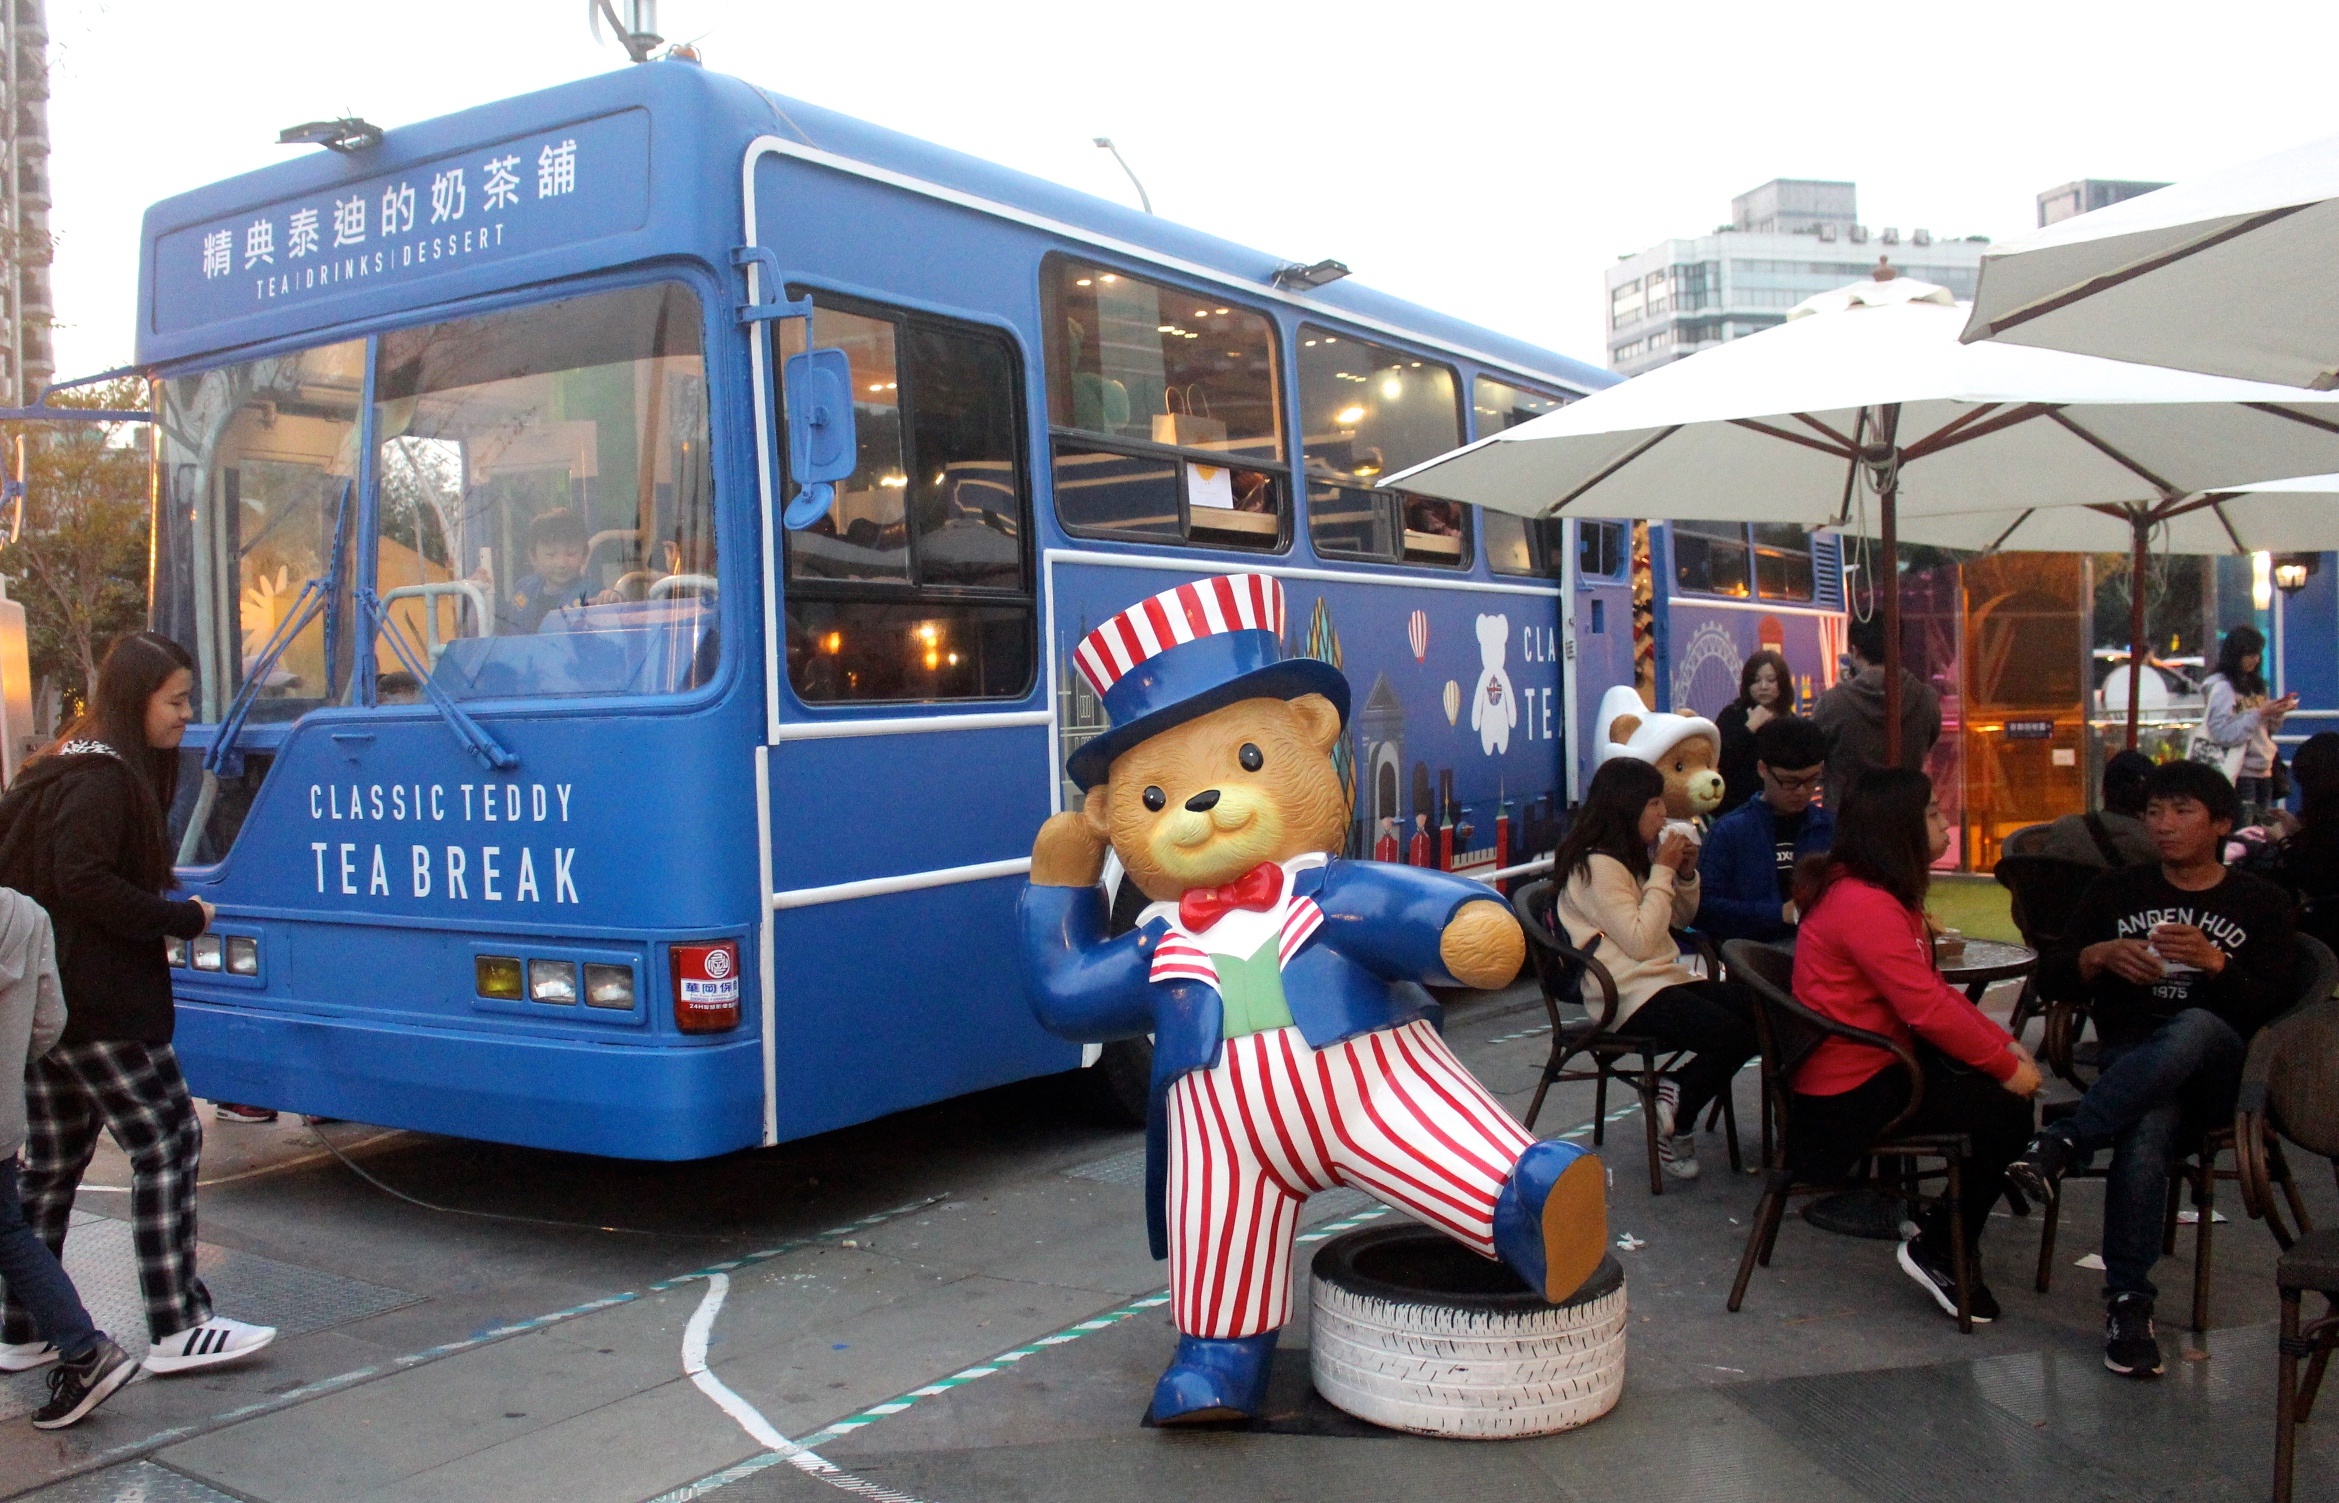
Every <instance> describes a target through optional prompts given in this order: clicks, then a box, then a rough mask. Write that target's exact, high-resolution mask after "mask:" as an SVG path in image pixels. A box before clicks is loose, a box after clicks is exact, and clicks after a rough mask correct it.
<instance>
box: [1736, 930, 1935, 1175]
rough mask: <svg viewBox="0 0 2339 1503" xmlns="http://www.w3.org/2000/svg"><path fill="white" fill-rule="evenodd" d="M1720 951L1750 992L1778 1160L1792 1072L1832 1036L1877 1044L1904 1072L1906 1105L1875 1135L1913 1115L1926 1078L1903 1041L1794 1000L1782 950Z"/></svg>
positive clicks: (1739, 943)
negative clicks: (1775, 1125)
mask: <svg viewBox="0 0 2339 1503" xmlns="http://www.w3.org/2000/svg"><path fill="white" fill-rule="evenodd" d="M1722 956H1723V959H1724V960H1725V961H1727V962H1728V964H1729V967H1730V978H1731V979H1732V980H1733V981H1738V982H1741V983H1743V984H1744V985H1745V986H1746V987H1747V988H1748V989H1749V990H1751V991H1752V992H1753V993H1754V1003H1755V1006H1754V1032H1755V1037H1756V1038H1757V1039H1759V1040H1760V1041H1761V1044H1762V1082H1763V1090H1764V1091H1765V1093H1767V1094H1768V1096H1769V1098H1770V1103H1771V1110H1772V1112H1773V1113H1775V1114H1776V1120H1777V1122H1778V1124H1779V1132H1778V1136H1777V1146H1776V1152H1778V1153H1779V1154H1780V1156H1781V1158H1780V1162H1781V1163H1784V1162H1785V1158H1784V1155H1785V1153H1786V1129H1787V1122H1788V1119H1789V1117H1790V1115H1791V1113H1792V1112H1793V1110H1794V1099H1795V1075H1796V1073H1797V1072H1798V1071H1800V1070H1801V1069H1802V1068H1803V1066H1804V1064H1805V1062H1807V1061H1808V1060H1809V1059H1810V1058H1811V1056H1812V1055H1813V1054H1814V1053H1815V1052H1817V1050H1818V1048H1819V1046H1820V1045H1821V1044H1823V1043H1825V1042H1827V1041H1828V1040H1829V1039H1831V1038H1835V1039H1846V1040H1849V1041H1851V1042H1853V1043H1856V1044H1862V1045H1865V1046H1867V1047H1868V1048H1872V1049H1881V1050H1883V1051H1884V1052H1885V1053H1887V1054H1890V1055H1891V1056H1893V1057H1894V1059H1896V1060H1898V1061H1899V1062H1900V1065H1901V1067H1902V1068H1903V1069H1904V1070H1906V1071H1907V1072H1908V1077H1909V1102H1908V1105H1907V1106H1905V1107H1903V1108H1902V1109H1901V1111H1900V1115H1898V1116H1896V1117H1894V1118H1893V1119H1892V1120H1891V1121H1890V1122H1887V1123H1885V1124H1884V1126H1883V1127H1882V1128H1880V1129H1878V1131H1877V1134H1876V1136H1877V1137H1879V1138H1885V1137H1889V1136H1891V1135H1892V1134H1893V1133H1894V1132H1896V1131H1897V1130H1899V1128H1900V1125H1901V1124H1902V1123H1904V1122H1906V1121H1907V1120H1908V1119H1909V1118H1910V1117H1912V1116H1914V1115H1915V1114H1916V1110H1917V1107H1918V1105H1919V1104H1920V1103H1921V1102H1922V1101H1923V1100H1924V1096H1925V1077H1924V1073H1923V1071H1921V1070H1920V1069H1919V1068H1918V1067H1917V1057H1916V1056H1915V1055H1914V1054H1912V1053H1911V1052H1910V1051H1909V1050H1908V1049H1907V1048H1906V1047H1905V1046H1903V1045H1902V1044H1900V1043H1899V1042H1897V1041H1896V1040H1893V1039H1889V1038H1886V1037H1885V1036H1884V1035H1882V1034H1880V1033H1870V1032H1869V1031H1868V1030H1867V1029H1865V1028H1855V1027H1853V1026H1852V1025H1851V1024H1849V1023H1839V1022H1837V1021H1836V1020H1835V1019H1833V1018H1830V1017H1826V1016H1824V1015H1822V1014H1820V1013H1816V1012H1813V1011H1812V1010H1811V1009H1810V1008H1808V1007H1805V1006H1804V1005H1803V1004H1802V1003H1800V1002H1798V1001H1796V1000H1795V995H1794V990H1793V988H1794V984H1795V957H1794V956H1792V955H1790V954H1788V953H1787V952H1786V951H1784V950H1780V949H1776V948H1774V947H1772V946H1770V945H1765V944H1757V943H1755V942H1754V941H1753V940H1748V939H1733V940H1729V941H1727V942H1726V943H1724V944H1723V946H1722Z"/></svg>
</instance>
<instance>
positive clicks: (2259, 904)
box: [2006, 762, 2296, 1378]
mask: <svg viewBox="0 0 2339 1503" xmlns="http://www.w3.org/2000/svg"><path fill="white" fill-rule="evenodd" d="M2240 816H2241V802H2240V799H2239V798H2238V797H2237V796H2236V795H2235V793H2234V789H2233V785H2232V784H2231V783H2228V782H2227V781H2226V780H2225V777H2224V775H2223V774H2221V773H2219V772H2218V771H2217V769H2215V768H2213V767H2207V766H2204V765H2202V764H2200V763H2196V762H2171V763H2168V764H2166V765H2164V766H2162V767H2159V768H2156V769H2154V771H2153V773H2152V776H2151V778H2150V779H2149V780H2148V781H2147V783H2146V784H2145V804H2144V822H2145V825H2146V826H2147V828H2149V829H2150V830H2151V832H2152V842H2153V846H2154V849H2155V850H2156V851H2157V852H2158V854H2159V857H2160V859H2159V860H2158V861H2157V862H2154V863H2152V864H2149V865H2143V866H2131V867H2124V868H2120V869H2118V870H2114V871H2109V872H2106V873H2105V874H2104V875H2102V876H2100V877H2098V878H2096V879H2095V881H2093V882H2092V883H2090V884H2089V885H2088V888H2087V891H2086V892H2085V893H2084V894H2082V895H2081V897H2080V900H2079V907H2078V910H2077V911H2076V912H2075V913H2074V914H2073V915H2072V917H2071V922H2070V926H2069V928H2068V929H2067V930H2066V931H2065V932H2066V935H2067V939H2066V943H2065V948H2063V949H2061V950H2059V951H2056V952H2055V953H2053V954H2050V955H2049V956H2047V957H2046V961H2045V966H2044V970H2043V975H2042V979H2043V981H2044V983H2045V985H2046V987H2047V989H2048V990H2049V991H2050V992H2053V993H2056V994H2059V995H2064V996H2084V997H2086V998H2087V999H2088V1000H2089V1002H2090V1004H2091V1007H2092V1013H2093V1016H2094V1019H2095V1029H2096V1036H2097V1037H2098V1038H2099V1039H2100V1040H2102V1045H2103V1053H2102V1065H2103V1069H2102V1073H2101V1074H2100V1075H2099V1076H2097V1078H2096V1081H2095V1084H2094V1085H2092V1086H2090V1087H2089V1088H2088V1091H2087V1094H2086V1096H2084V1097H2083V1098H2081V1100H2080V1102H2079V1109H2078V1110H2077V1111H2076V1112H2074V1113H2073V1114H2072V1115H2071V1116H2070V1117H2069V1118H2068V1119H2067V1120H2065V1121H2062V1122H2057V1123H2054V1124H2052V1125H2050V1126H2048V1127H2047V1128H2046V1129H2045V1130H2044V1131H2042V1132H2041V1133H2040V1134H2039V1135H2038V1136H2037V1137H2036V1138H2034V1139H2032V1140H2031V1143H2030V1146H2029V1147H2028V1148H2027V1149H2026V1150H2024V1152H2023V1155H2022V1157H2020V1158H2018V1159H2016V1160H2015V1161H2014V1162H2013V1163H2012V1164H2010V1165H2008V1166H2007V1171H2006V1173H2007V1177H2008V1178H2009V1179H2011V1180H2012V1181H2013V1182H2014V1183H2015V1184H2017V1185H2018V1186H2020V1187H2021V1188H2022V1189H2023V1190H2025V1191H2026V1192H2028V1193H2029V1194H2030V1195H2032V1196H2033V1197H2034V1198H2037V1199H2040V1200H2046V1199H2049V1198H2051V1197H2052V1196H2054V1194H2055V1193H2056V1191H2057V1188H2058V1186H2059V1184H2060V1181H2061V1180H2062V1177H2063V1175H2064V1173H2065V1171H2067V1170H2069V1169H2071V1168H2073V1167H2076V1166H2079V1165H2083V1164H2085V1163H2086V1162H2087V1160H2088V1159H2089V1158H2091V1157H2092V1156H2093V1155H2094V1154H2095V1153H2096V1151H2097V1150H2099V1149H2103V1148H2109V1149H2111V1150H2112V1167H2111V1173H2110V1177H2109V1178H2108V1179H2107V1180H2106V1181H2105V1191H2104V1218H2103V1220H2104V1226H2103V1260H2104V1268H2105V1273H2104V1298H2105V1300H2106V1301H2107V1305H2108V1308H2107V1312H2106V1321H2105V1335H2104V1366H2105V1367H2107V1368H2109V1369H2111V1370H2112V1371H2113V1372H2116V1373H2119V1374H2121V1375H2122V1376H2124V1377H2132V1378H2152V1377H2158V1376H2159V1375H2160V1371H2161V1359H2160V1343H2159V1341H2158V1339H2157V1338H2156V1336H2155V1334H2154V1332H2153V1327H2152V1299H2153V1295H2154V1293H2155V1292H2156V1291H2155V1290H2154V1288H2153V1285H2152V1279H2151V1277H2150V1275H2151V1272H2152V1265H2153V1264H2154V1263H2155V1262H2157V1261H2158V1260H2159V1258H2160V1239H2161V1225H2162V1216H2163V1214H2164V1207H2165V1204H2166V1202H2165V1200H2164V1196H2165V1195H2166V1193H2167V1185H2168V1171H2169V1165H2170V1163H2171V1162H2172V1161H2173V1160H2174V1159H2175V1158H2176V1156H2177V1151H2178V1147H2179V1145H2180V1143H2181V1142H2183V1141H2184V1140H2185V1139H2186V1138H2187V1137H2188V1136H2197V1135H2198V1134H2199V1133H2200V1132H2201V1131H2202V1129H2203V1128H2205V1127H2206V1126H2207V1125H2208V1124H2210V1123H2212V1122H2218V1121H2224V1120H2227V1119H2229V1118H2230V1117H2231V1116H2232V1115H2233V1105H2234V1097H2235V1095H2236V1094H2237V1093H2238V1091H2239V1090H2240V1087H2241V1069H2242V1056H2243V1053H2244V1051H2245V1049H2246V1047H2247V1045H2248V1043H2249V1039H2250V1035H2252V1034H2254V1033H2256V1032H2257V1031H2258V1029H2259V1028H2261V1027H2263V1026H2264V1025H2265V1024H2266V1022H2267V1021H2268V1020H2270V1019H2271V1018H2272V1017H2273V1016H2274V1015H2275V1014H2277V1013H2279V1012H2281V1011H2282V1010H2283V1008H2285V1007H2286V1006H2288V1005H2289V1003H2290V1002H2291V1000H2292V998H2293V995H2294V993H2295V990H2296V982H2295V979H2294V977H2293V975H2292V972H2293V970H2294V969H2295V952H2296V946H2295V943H2294V941H2293V940H2292V937H2291V927H2290V901H2289V899H2288V897H2287V896H2286V895H2285V894H2284V893H2283V891H2282V889H2280V888H2279V887H2276V886H2275V885H2274V884H2273V883H2271V882H2268V881H2266V880H2264V879H2263V878H2259V877H2253V876H2251V875H2250V874H2249V873H2247V872H2239V871H2229V870H2227V869H2226V867H2225V866H2224V865H2222V864H2221V863H2220V861H2219V859H2218V856H2219V851H2220V849H2221V847H2222V845H2223V842H2224V840H2225V837H2226V836H2227V835H2229V834H2231V833H2232V831H2233V827H2234V824H2235V822H2236V821H2237V820H2238V819H2239V818H2240Z"/></svg>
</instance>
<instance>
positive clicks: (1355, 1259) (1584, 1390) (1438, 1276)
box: [1308, 1223, 1625, 1440]
mask: <svg viewBox="0 0 2339 1503" xmlns="http://www.w3.org/2000/svg"><path fill="white" fill-rule="evenodd" d="M1311 1271H1312V1272H1313V1274H1314V1276H1315V1277H1314V1292H1313V1296H1312V1310H1311V1317H1310V1318H1311V1322H1312V1323H1311V1327H1310V1331H1309V1336H1308V1343H1309V1350H1308V1362H1309V1368H1310V1370H1311V1372H1312V1374H1313V1376H1314V1378H1315V1383H1316V1391H1317V1392H1318V1393H1320V1394H1322V1395H1323V1396H1324V1398H1325V1400H1326V1401H1327V1402H1329V1403H1331V1404H1332V1405H1334V1406H1335V1407H1337V1408H1339V1409H1343V1410H1345V1411H1347V1412H1348V1413H1350V1414H1353V1415H1355V1416H1356V1417H1357V1418H1359V1419H1363V1420H1369V1421H1371V1422H1372V1423H1374V1424H1376V1425H1385V1426H1387V1427H1388V1428H1390V1429H1394V1430H1409V1431H1412V1432H1414V1433H1416V1434H1420V1435H1442V1436H1450V1437H1455V1438H1460V1439H1481V1440H1494V1439H1506V1438H1510V1437H1516V1436H1525V1435H1549V1434H1552V1433H1554V1432H1556V1431H1560V1430H1570V1429H1573V1428H1575V1427H1576V1426H1578V1425H1582V1424H1587V1423H1589V1422H1590V1421H1592V1420H1595V1419H1598V1418H1599V1417H1600V1416H1601V1415H1603V1414H1606V1413H1607V1412H1608V1411H1609V1410H1610V1409H1612V1408H1614V1407H1615V1406H1616V1401H1617V1399H1618V1398H1619V1397H1620V1396H1622V1394H1623V1392H1624V1347H1625V1292H1624V1270H1623V1269H1622V1268H1621V1267H1619V1266H1618V1265H1617V1262H1616V1259H1615V1258H1613V1257H1609V1258H1604V1259H1602V1260H1601V1263H1600V1268H1599V1270H1598V1272H1596V1273H1594V1274H1593V1275H1592V1278H1591V1281H1590V1282H1589V1283H1587V1284H1586V1285H1585V1286H1584V1288H1583V1289H1582V1291H1580V1292H1579V1293H1578V1294H1577V1295H1576V1296H1575V1297H1574V1298H1573V1299H1571V1300H1569V1301H1567V1303H1565V1304H1560V1305H1554V1304H1549V1303H1547V1302H1545V1300H1544V1299H1543V1297H1542V1296H1541V1295H1540V1294H1537V1293H1536V1292H1535V1291H1534V1290H1532V1289H1530V1288H1528V1287H1527V1286H1526V1285H1525V1284H1523V1283H1521V1282H1520V1281H1519V1279H1518V1277H1517V1276H1516V1275H1514V1274H1513V1273H1512V1272H1511V1271H1510V1270H1509V1269H1508V1268H1507V1267H1505V1266H1503V1265H1502V1264H1500V1263H1495V1262H1490V1261H1489V1260H1487V1259H1485V1258H1481V1257H1479V1256H1478V1255H1477V1254H1476V1253H1473V1252H1471V1251H1470V1250H1469V1249H1468V1248H1466V1247H1463V1246H1462V1245H1461V1244H1460V1243H1458V1242H1455V1241H1454V1240H1453V1239H1452V1238H1450V1237H1447V1236H1446V1235H1444V1234H1443V1233H1441V1232H1437V1231H1433V1230H1432V1229H1430V1228H1428V1227H1425V1226H1420V1225H1417V1224H1413V1223H1407V1224H1404V1225H1400V1226H1386V1227H1373V1228H1369V1229H1367V1230H1364V1231H1358V1232H1350V1233H1348V1234H1347V1235H1346V1236H1344V1237H1336V1238H1334V1239H1333V1240H1332V1241H1330V1242H1327V1243H1325V1244H1324V1246H1323V1248H1322V1249H1321V1250H1320V1251H1318V1252H1317V1254H1316V1258H1315V1262H1314V1263H1313V1264H1312V1265H1311Z"/></svg>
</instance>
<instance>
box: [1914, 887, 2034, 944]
mask: <svg viewBox="0 0 2339 1503" xmlns="http://www.w3.org/2000/svg"><path fill="white" fill-rule="evenodd" d="M2013 898H2014V895H2013V894H2012V893H2010V892H2008V891H2007V890H2006V889H2005V888H2003V887H2000V886H1999V885H1998V883H1997V880H1996V879H1995V878H1992V877H1967V876H1949V875H1940V874H1937V875H1935V876H1934V878H1933V885H1932V887H1931V889H1930V890H1929V891H1928V892H1927V894H1926V897H1925V908H1926V910H1927V911H1928V912H1930V913H1931V914H1932V915H1933V917H1934V919H1935V921H1936V922H1938V923H1940V924H1943V925H1945V926H1946V927H1948V928H1951V929H1956V930H1960V931H1962V932H1963V933H1965V934H1966V935H1967V936H1968V937H1970V938H1973V939H1995V940H2002V941H2004V942H2005V943H2007V944H2010V945H2018V944H2021V943H2022V931H2021V930H2019V929H2017V928H2015V927H2014V918H2013V914H2012V911H2011V908H2010V905H2011V903H2012V902H2013Z"/></svg>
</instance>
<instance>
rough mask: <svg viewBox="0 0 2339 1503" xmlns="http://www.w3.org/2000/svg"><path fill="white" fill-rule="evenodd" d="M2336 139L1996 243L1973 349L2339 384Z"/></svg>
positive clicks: (1987, 260)
mask: <svg viewBox="0 0 2339 1503" xmlns="http://www.w3.org/2000/svg"><path fill="white" fill-rule="evenodd" d="M2334 249H2339V137H2332V138H2331V139H2329V140H2324V141H2316V142H2313V143H2311V144H2309V145H2306V146H2299V147H2294V148H2292V149H2291V150H2289V151H2284V152H2279V153H2277V154H2275V155H2273V156H2270V157H2264V158H2261V159H2260V160H2258V161H2255V162H2250V163H2248V164H2246V165H2244V166H2240V167H2235V168H2232V169H2229V170H2227V171H2225V172H2220V173H2213V174H2211V175H2209V176H2207V177H2202V178H2197V179H2194V180H2193V181H2190V182H2183V183H2178V184H2177V185H2175V186H2174V187H2170V188H2163V189H2161V190H2160V191H2159V192H2157V193H2147V194H2144V195H2143V196H2141V197H2138V198H2131V199H2128V200H2126V201H2125V202H2122V203H2116V204H2113V205H2111V206H2110V207H2109V208H2103V209H2098V210H2096V211H2095V212H2094V213H2092V214H2080V215H2077V216H2075V217H2073V218H2070V219H2066V220H2063V221H2062V222H2060V223H2058V224H2052V225H2049V226H2047V227H2046V228H2045V229H2043V230H2040V231H2038V232H2037V233H2035V234H2031V235H2025V236H2023V237H2021V238H2020V239H2017V240H2010V241H2008V242H2007V243H2006V244H2004V245H2000V246H1994V247H1992V248H1991V249H1990V250H1989V251H1987V252H1986V253H1984V255H1983V257H1982V280H1981V286H1980V289H1979V291H1978V293H1977V295H1976V296H1975V298H1974V310H1973V318H1972V321H1971V322H1970V323H1969V324H1968V325H1967V326H1966V331H1965V338H1966V339H1968V340H1984V339H1987V340H1998V341H2004V342H2009V343H2013V344H2025V345H2035V346H2039V347H2041V348H2045V349H2057V350H2070V351H2074V352H2076V353H2079V354H2083V355H2102V356H2108V357H2110V358H2112V359H2114V360H2136V361H2142V362H2144V363H2146V364H2150V365H2166V366H2176V367H2179V368H2181V369H2184V370H2194V371H2207V372H2210V373H2212V374H2215V375H2221V376H2239V377H2245V378H2248V379H2250V380H2256V381H2279V382H2282V383H2284V384H2287V385H2291V386H2305V387H2311V388H2313V389H2315V390H2318V391H2324V390H2329V389H2330V388H2331V387H2333V386H2334V385H2339V283H2335V282H2334V281H2333V280H2332V277H2331V275H2330V266H2331V257H2332V252H2333V250H2334Z"/></svg>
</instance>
